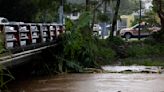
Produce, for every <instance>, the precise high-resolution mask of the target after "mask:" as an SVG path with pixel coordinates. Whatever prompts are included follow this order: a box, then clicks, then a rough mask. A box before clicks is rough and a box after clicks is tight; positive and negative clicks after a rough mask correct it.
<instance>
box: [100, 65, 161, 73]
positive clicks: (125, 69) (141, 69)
mask: <svg viewBox="0 0 164 92" xmlns="http://www.w3.org/2000/svg"><path fill="white" fill-rule="evenodd" d="M102 69H103V70H104V72H106V73H159V74H161V73H162V74H163V73H164V68H163V67H162V66H102Z"/></svg>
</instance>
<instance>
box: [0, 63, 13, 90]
mask: <svg viewBox="0 0 164 92" xmlns="http://www.w3.org/2000/svg"><path fill="white" fill-rule="evenodd" d="M11 80H14V77H13V76H12V74H11V73H10V71H8V70H7V69H4V68H3V67H2V66H0V89H4V88H7V87H6V84H7V83H8V82H10V81H11Z"/></svg>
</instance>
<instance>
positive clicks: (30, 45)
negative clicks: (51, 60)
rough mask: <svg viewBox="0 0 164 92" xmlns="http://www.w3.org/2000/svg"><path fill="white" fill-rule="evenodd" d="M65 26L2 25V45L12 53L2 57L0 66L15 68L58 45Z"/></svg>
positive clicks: (0, 26) (49, 24)
mask: <svg viewBox="0 0 164 92" xmlns="http://www.w3.org/2000/svg"><path fill="white" fill-rule="evenodd" d="M63 32H64V25H62V24H55V23H5V24H4V23H3V24H0V40H1V42H0V45H1V47H3V49H5V50H7V51H10V53H9V54H7V55H5V56H3V57H0V65H3V66H5V67H10V66H14V65H17V64H20V63H23V62H26V61H28V60H29V59H30V57H31V56H33V55H36V54H39V53H41V51H42V50H44V49H47V48H50V47H53V46H55V45H56V42H57V39H58V36H59V35H60V34H62V33H63Z"/></svg>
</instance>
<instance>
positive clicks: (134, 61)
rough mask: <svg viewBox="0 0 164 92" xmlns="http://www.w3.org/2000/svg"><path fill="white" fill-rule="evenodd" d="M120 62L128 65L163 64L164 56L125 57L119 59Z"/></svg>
mask: <svg viewBox="0 0 164 92" xmlns="http://www.w3.org/2000/svg"><path fill="white" fill-rule="evenodd" d="M120 62H121V64H122V65H124V66H129V65H144V66H164V57H162V56H161V57H155V56H154V57H142V58H137V57H135V58H126V59H121V61H120Z"/></svg>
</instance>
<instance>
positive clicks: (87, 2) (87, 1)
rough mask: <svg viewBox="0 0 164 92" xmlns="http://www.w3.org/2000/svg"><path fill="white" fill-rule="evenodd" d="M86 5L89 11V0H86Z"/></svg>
mask: <svg viewBox="0 0 164 92" xmlns="http://www.w3.org/2000/svg"><path fill="white" fill-rule="evenodd" d="M85 3H86V6H85V10H86V11H89V0H85Z"/></svg>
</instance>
